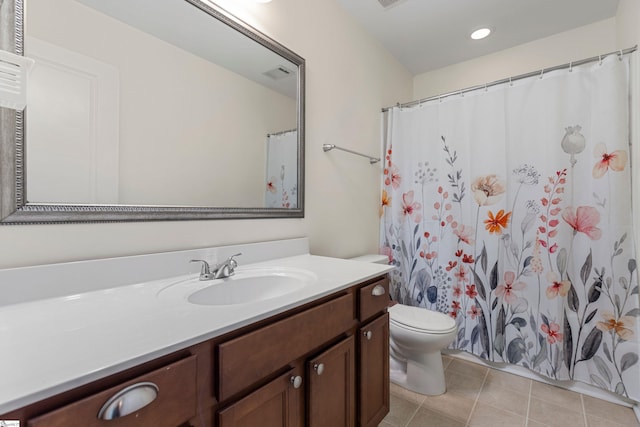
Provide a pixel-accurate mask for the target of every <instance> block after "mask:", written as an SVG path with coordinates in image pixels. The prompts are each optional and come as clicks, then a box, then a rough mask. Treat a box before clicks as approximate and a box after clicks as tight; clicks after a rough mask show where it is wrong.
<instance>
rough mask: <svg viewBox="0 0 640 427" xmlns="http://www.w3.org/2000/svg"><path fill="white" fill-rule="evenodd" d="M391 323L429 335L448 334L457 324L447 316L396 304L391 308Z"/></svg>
mask: <svg viewBox="0 0 640 427" xmlns="http://www.w3.org/2000/svg"><path fill="white" fill-rule="evenodd" d="M388 311H389V316H390V322H391V323H394V324H395V325H396V326H398V327H400V328H403V329H406V330H410V331H414V332H421V333H427V334H448V333H451V332H452V331H453V330H455V329H456V322H455V320H453V319H452V318H451V317H449V316H447V315H446V314H443V313H440V312H437V311H433V310H427V309H425V308H421V307H413V306H409V305H402V304H396V305H394V306H392V307H389V309H388Z"/></svg>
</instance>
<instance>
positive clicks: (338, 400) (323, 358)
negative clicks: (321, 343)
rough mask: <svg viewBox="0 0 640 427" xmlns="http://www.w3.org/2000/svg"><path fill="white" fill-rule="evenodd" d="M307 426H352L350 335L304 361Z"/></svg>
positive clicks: (353, 341)
mask: <svg viewBox="0 0 640 427" xmlns="http://www.w3.org/2000/svg"><path fill="white" fill-rule="evenodd" d="M307 378H308V395H307V425H308V426H309V427H327V426H331V427H342V426H345V427H347V426H349V427H350V426H354V425H355V339H354V337H353V336H350V337H348V338H346V339H344V340H343V341H341V342H339V343H338V344H336V345H334V346H332V347H330V348H329V349H327V350H326V351H324V352H323V353H322V354H320V355H318V356H316V357H314V358H313V359H311V360H309V361H308V362H307Z"/></svg>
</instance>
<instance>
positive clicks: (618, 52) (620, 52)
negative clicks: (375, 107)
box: [382, 45, 638, 113]
mask: <svg viewBox="0 0 640 427" xmlns="http://www.w3.org/2000/svg"><path fill="white" fill-rule="evenodd" d="M636 49H638V45H635V46H633V47H630V48H627V49H620V50H616V51H613V52H609V53H605V54H604V55H598V56H592V57H591V58H587V59H581V60H579V61H572V62H567V63H566V64H562V65H556V66H554V67H550V68H543V69H541V70H538V71H532V72H530V73H526V74H520V75H518V76H514V77H507V78H505V79H501V80H496V81H494V82H491V83H485V84H481V85H477V86H471V87H468V88H466V89H460V90H456V91H453V92H447V93H443V94H441V95H436V96H430V97H428V98H423V99H418V100H415V101H409V102H405V103H404V104H400V103H397V104H396V105H394V106H392V107H385V108H383V109H382V112H383V113H386V112H387V111H389V110H390V109H392V108H394V107H401V108H402V107H412V106H414V105H420V104H422V103H424V102H429V101H433V100H436V99H439V100H441V99H443V98H447V97H449V96H455V95H463V94H464V93H465V92H473V91H474V90H478V89H487V88H488V87H491V86H496V85H499V84H504V83H511V82H513V81H515V80H520V79H525V78H527V77H533V76H542V75H543V74H544V73H546V72H549V71H556V70H563V69H565V68H569V69H571V67H573V66H574V65H575V66H578V65H583V64H588V63H589V62H595V61H602V60H603V59H604V58H605V57H607V56H609V55H614V54H615V55H619V56H623V55H627V54H629V53H632V52H635V51H636Z"/></svg>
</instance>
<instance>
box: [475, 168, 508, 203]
mask: <svg viewBox="0 0 640 427" xmlns="http://www.w3.org/2000/svg"><path fill="white" fill-rule="evenodd" d="M471 191H472V192H473V198H474V200H475V201H476V202H477V203H478V205H480V206H489V205H493V204H495V203H497V202H498V201H499V200H500V199H501V198H502V195H503V194H504V192H505V185H504V182H503V181H502V180H501V179H500V178H498V176H497V175H487V176H481V177H478V178H476V180H475V181H473V184H471Z"/></svg>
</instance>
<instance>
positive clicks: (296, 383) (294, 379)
mask: <svg viewBox="0 0 640 427" xmlns="http://www.w3.org/2000/svg"><path fill="white" fill-rule="evenodd" d="M289 381H290V382H291V384H293V388H300V386H301V385H302V377H301V376H300V375H291V378H289Z"/></svg>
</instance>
